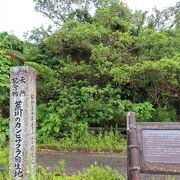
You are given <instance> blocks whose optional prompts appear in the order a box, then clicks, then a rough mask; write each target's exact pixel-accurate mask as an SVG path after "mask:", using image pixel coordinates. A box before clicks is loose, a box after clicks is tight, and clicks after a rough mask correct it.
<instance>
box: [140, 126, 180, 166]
mask: <svg viewBox="0 0 180 180" xmlns="http://www.w3.org/2000/svg"><path fill="white" fill-rule="evenodd" d="M141 136H142V148H143V151H142V152H143V159H144V162H150V163H152V162H153V163H154V162H155V163H180V130H168V129H163V130H162V129H154V130H153V129H150V130H146V129H144V130H142V132H141Z"/></svg>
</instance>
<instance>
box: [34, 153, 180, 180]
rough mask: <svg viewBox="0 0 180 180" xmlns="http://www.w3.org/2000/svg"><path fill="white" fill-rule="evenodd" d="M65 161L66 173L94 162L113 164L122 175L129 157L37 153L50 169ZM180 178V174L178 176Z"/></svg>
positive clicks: (161, 179)
mask: <svg viewBox="0 0 180 180" xmlns="http://www.w3.org/2000/svg"><path fill="white" fill-rule="evenodd" d="M62 159H63V160H64V161H65V173H66V174H69V175H72V174H76V172H78V171H83V169H84V168H86V167H88V166H90V165H91V164H93V163H95V162H96V163H97V164H98V165H100V166H111V167H112V168H113V169H115V170H117V171H118V172H119V173H120V174H121V175H123V176H127V157H126V154H120V153H87V152H60V151H55V150H42V151H41V152H38V154H37V162H38V163H39V164H40V165H42V166H43V167H44V168H46V169H48V170H49V171H53V170H54V169H55V166H56V165H57V164H58V162H59V161H60V160H62ZM141 179H142V180H152V179H153V180H171V179H173V178H172V176H171V177H170V176H160V175H141ZM176 180H180V176H176Z"/></svg>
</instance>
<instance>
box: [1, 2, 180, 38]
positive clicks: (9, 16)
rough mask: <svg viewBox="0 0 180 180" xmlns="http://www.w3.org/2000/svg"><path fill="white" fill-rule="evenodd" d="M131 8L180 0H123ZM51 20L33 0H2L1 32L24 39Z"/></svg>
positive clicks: (168, 4) (145, 7)
mask: <svg viewBox="0 0 180 180" xmlns="http://www.w3.org/2000/svg"><path fill="white" fill-rule="evenodd" d="M123 1H124V2H125V3H127V4H128V6H129V7H130V8H131V9H141V10H148V11H150V10H151V9H152V8H153V7H155V6H156V7H157V8H158V9H163V8H165V7H168V6H171V5H175V4H176V2H178V0H123ZM50 23H51V21H50V20H48V19H47V18H44V17H43V15H41V14H40V13H37V12H35V11H34V3H33V0H0V32H2V31H8V32H12V33H14V34H15V35H16V36H18V37H19V38H21V39H22V37H23V32H27V31H30V30H32V29H33V28H34V27H40V26H41V25H44V26H48V24H50Z"/></svg>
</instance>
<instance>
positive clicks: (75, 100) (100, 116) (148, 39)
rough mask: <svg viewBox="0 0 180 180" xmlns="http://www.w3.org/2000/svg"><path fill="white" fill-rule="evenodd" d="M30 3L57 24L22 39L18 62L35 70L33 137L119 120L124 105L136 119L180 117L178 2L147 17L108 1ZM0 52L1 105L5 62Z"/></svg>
mask: <svg viewBox="0 0 180 180" xmlns="http://www.w3.org/2000/svg"><path fill="white" fill-rule="evenodd" d="M35 2H36V10H37V11H40V12H42V13H44V14H45V15H46V16H47V17H49V18H51V19H52V20H53V21H54V22H55V24H60V25H61V26H59V28H58V29H57V30H56V31H55V32H54V33H51V30H50V29H48V30H45V29H43V28H42V27H41V28H39V29H37V28H36V29H35V30H33V31H32V32H31V33H30V34H29V35H27V37H28V38H27V39H28V40H27V41H26V42H24V44H23V55H24V57H25V58H26V62H25V64H26V65H29V66H32V67H34V68H36V69H37V72H38V73H37V94H38V96H37V99H38V119H37V127H38V137H39V140H40V141H43V140H42V139H43V138H44V139H46V138H47V137H52V138H60V137H61V138H62V137H63V136H64V135H63V133H62V132H63V129H64V128H69V129H70V130H72V129H74V130H79V131H80V132H83V131H84V129H86V128H87V127H89V126H101V127H103V126H105V125H108V126H115V125H116V124H117V125H118V126H119V127H122V126H125V116H126V112H127V111H134V112H136V114H137V119H138V120H139V121H180V112H179V109H180V106H179V104H180V103H179V101H180V94H179V88H180V86H179V84H180V73H179V72H180V57H179V45H180V44H179V35H180V27H179V11H178V10H177V9H178V7H179V5H180V3H177V4H176V6H175V7H169V8H167V9H165V10H163V11H159V10H156V9H155V11H154V13H153V14H152V15H150V16H148V15H147V13H145V12H142V11H136V12H133V11H132V10H130V9H129V8H128V7H127V6H126V5H124V4H123V3H121V2H118V1H114V0H112V1H93V3H94V6H95V7H96V11H95V14H94V15H91V14H90V12H89V6H86V8H83V7H84V6H82V7H81V8H80V9H78V8H77V9H76V10H74V11H73V9H72V5H73V4H76V5H77V7H79V6H78V3H80V1H68V2H69V4H68V5H69V9H68V7H66V6H63V4H61V8H62V9H61V8H60V9H59V11H57V10H56V8H57V7H58V5H59V3H60V2H61V1H53V3H54V4H51V5H50V4H47V1H39V0H35ZM64 2H65V1H64ZM81 2H84V1H81ZM56 3H57V4H56ZM83 5H84V4H83ZM88 5H90V4H88ZM63 11H64V12H65V14H64V17H61V18H59V21H58V17H59V16H60V15H61V14H62V12H63ZM3 38H4V39H3ZM2 39H3V40H2ZM0 42H1V44H0V48H1V49H4V48H5V49H8V48H9V49H11V46H8V45H6V43H5V44H3V43H4V42H6V38H5V37H4V36H2V37H1V38H0ZM13 42H14V41H13ZM17 42H18V41H17ZM15 45H16V46H17V47H16V48H13V49H14V50H18V51H19V52H21V49H19V44H17V43H15ZM20 47H21V46H20ZM0 56H2V57H1V58H0V59H1V62H2V63H1V64H0V70H1V69H2V70H1V71H2V72H3V76H0V79H1V78H2V81H1V84H0V87H2V88H0V92H1V91H2V92H1V93H0V103H1V102H3V101H6V103H4V104H3V106H5V107H6V108H1V109H2V110H3V111H5V109H7V107H8V104H7V99H8V96H7V95H8V68H9V66H10V65H9V64H8V62H9V61H6V57H5V56H4V55H3V54H0ZM1 106H2V105H1ZM3 113H4V112H3ZM3 113H1V114H3ZM3 118H7V113H4V115H3ZM0 130H1V129H0Z"/></svg>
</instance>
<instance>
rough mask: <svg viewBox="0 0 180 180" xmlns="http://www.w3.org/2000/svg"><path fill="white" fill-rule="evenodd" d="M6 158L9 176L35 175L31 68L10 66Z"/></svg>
mask: <svg viewBox="0 0 180 180" xmlns="http://www.w3.org/2000/svg"><path fill="white" fill-rule="evenodd" d="M10 80H11V88H10V160H9V174H10V177H11V179H18V180H19V179H23V180H26V179H27V173H28V172H29V173H31V175H34V174H35V162H36V154H35V150H36V72H35V70H34V69H33V68H30V67H27V66H19V67H13V68H11V76H10Z"/></svg>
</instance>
